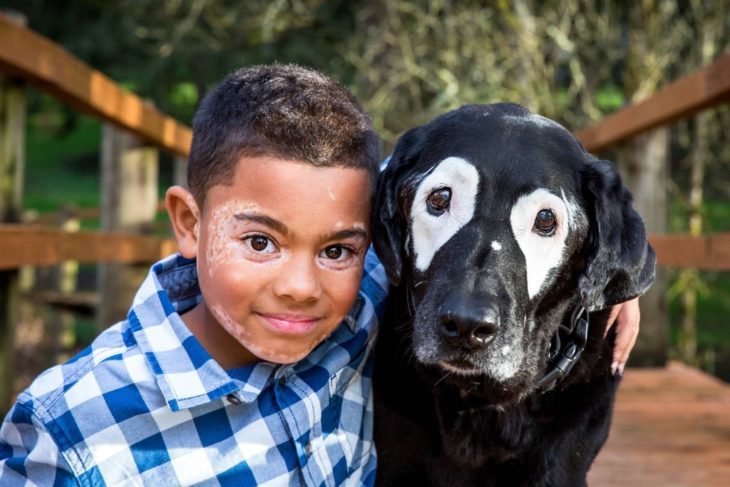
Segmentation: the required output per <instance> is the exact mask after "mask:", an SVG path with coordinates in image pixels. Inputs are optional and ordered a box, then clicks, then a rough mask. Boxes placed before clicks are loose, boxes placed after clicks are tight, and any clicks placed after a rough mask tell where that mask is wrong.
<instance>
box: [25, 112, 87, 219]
mask: <svg viewBox="0 0 730 487" xmlns="http://www.w3.org/2000/svg"><path fill="white" fill-rule="evenodd" d="M41 105H42V106H43V107H44V110H43V111H40V112H37V113H34V114H32V116H30V117H29V119H28V130H27V131H26V137H27V139H26V146H27V149H26V152H27V164H26V172H25V188H24V203H23V205H24V207H25V208H29V209H35V210H38V211H40V212H48V211H56V210H58V209H59V208H60V207H62V206H63V205H65V204H68V203H73V204H75V205H76V206H78V207H80V208H85V207H88V208H94V207H98V205H99V172H98V165H99V163H98V160H99V159H98V157H99V156H98V153H99V144H100V139H101V124H100V122H99V121H97V120H94V119H92V118H89V117H86V116H77V121H76V122H75V123H74V126H73V128H71V129H64V128H63V120H64V117H63V114H62V112H61V110H60V107H59V106H58V104H55V105H54V104H53V103H49V102H47V101H42V102H41Z"/></svg>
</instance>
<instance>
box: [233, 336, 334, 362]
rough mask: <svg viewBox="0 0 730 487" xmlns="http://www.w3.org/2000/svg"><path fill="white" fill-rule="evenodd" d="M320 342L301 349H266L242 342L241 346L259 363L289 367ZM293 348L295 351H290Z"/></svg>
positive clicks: (318, 341) (289, 347)
mask: <svg viewBox="0 0 730 487" xmlns="http://www.w3.org/2000/svg"><path fill="white" fill-rule="evenodd" d="M321 342H322V340H317V341H316V342H315V343H313V344H311V345H309V346H304V347H302V348H299V347H292V346H288V347H274V348H271V347H266V346H261V345H258V344H255V343H246V342H242V343H241V345H243V346H244V347H245V348H246V349H247V350H248V351H249V352H251V354H253V355H254V356H255V357H257V358H258V359H259V361H261V362H271V363H273V364H279V365H289V364H293V363H296V362H299V361H300V360H302V359H303V358H304V357H306V356H307V355H309V352H311V351H312V350H313V349H314V348H315V347H316V346H317V345H319V344H320V343H321ZM293 348H296V349H295V350H292V349H293Z"/></svg>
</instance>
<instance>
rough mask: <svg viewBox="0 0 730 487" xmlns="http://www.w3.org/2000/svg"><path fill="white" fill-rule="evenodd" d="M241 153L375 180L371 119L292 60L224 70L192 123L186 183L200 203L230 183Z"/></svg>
mask: <svg viewBox="0 0 730 487" xmlns="http://www.w3.org/2000/svg"><path fill="white" fill-rule="evenodd" d="M244 156H273V157H277V158H281V159H288V160H297V161H304V162H309V163H311V164H313V165H315V166H330V167H331V166H340V167H352V168H357V169H364V170H366V171H368V172H369V173H370V177H371V180H372V181H373V182H374V181H375V179H376V176H377V172H378V136H377V134H376V133H375V131H374V130H373V128H372V122H371V119H370V116H369V115H368V114H367V113H366V112H365V110H364V109H363V108H362V106H361V105H360V103H359V102H358V101H357V100H356V99H355V97H354V96H353V95H352V94H350V92H349V91H347V89H346V88H344V87H343V86H342V85H340V84H339V83H337V82H335V81H333V80H331V79H330V78H328V77H326V76H325V75H323V74H322V73H320V72H318V71H315V70H313V69H309V68H304V67H301V66H296V65H280V64H272V65H262V66H252V67H247V68H243V69H240V70H238V71H235V72H234V73H232V74H230V75H228V76H227V77H226V78H225V79H224V80H223V81H221V83H220V84H219V85H218V86H216V87H215V88H214V89H213V90H212V91H210V92H209V93H208V94H207V95H206V96H205V98H204V99H203V101H202V103H201V104H200V107H199V108H198V111H197V113H196V114H195V119H194V120H193V142H192V147H191V149H190V159H189V162H188V187H189V189H190V191H191V192H192V194H193V196H194V197H195V199H196V201H197V202H198V204H199V205H201V206H202V205H203V204H204V201H205V196H206V194H207V192H208V190H209V189H210V188H211V187H212V186H214V185H218V184H223V185H226V184H230V181H231V180H232V178H233V174H234V171H235V170H236V165H237V163H238V161H239V160H240V158H241V157H244Z"/></svg>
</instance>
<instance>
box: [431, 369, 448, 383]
mask: <svg viewBox="0 0 730 487" xmlns="http://www.w3.org/2000/svg"><path fill="white" fill-rule="evenodd" d="M451 374H453V372H451V371H450V370H447V371H446V373H445V374H444V375H443V376H442V377H441V378H440V379H439V380H437V381H436V383H435V384H434V385H433V386H434V387H436V386H437V385H439V384H440V383H441V382H443V380H444V379H446V378H447V377H448V376H450V375H451Z"/></svg>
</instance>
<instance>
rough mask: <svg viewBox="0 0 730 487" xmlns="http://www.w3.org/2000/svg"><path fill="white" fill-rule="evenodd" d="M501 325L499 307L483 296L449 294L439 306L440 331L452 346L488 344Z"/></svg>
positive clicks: (477, 346) (475, 346)
mask: <svg viewBox="0 0 730 487" xmlns="http://www.w3.org/2000/svg"><path fill="white" fill-rule="evenodd" d="M498 328H499V309H498V308H497V306H496V305H495V304H494V302H493V301H492V300H490V299H488V298H486V297H480V296H459V295H451V296H448V297H447V298H446V299H445V300H444V301H443V303H442V304H441V307H440V308H439V333H440V334H441V336H442V337H443V338H444V339H445V340H446V341H448V342H449V343H451V344H452V345H459V346H462V347H467V348H479V347H483V346H485V345H486V344H487V343H489V341H490V340H491V339H492V337H493V336H494V334H495V333H496V332H497V329H498Z"/></svg>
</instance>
